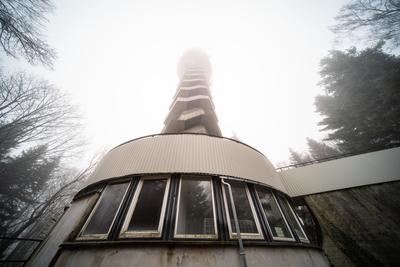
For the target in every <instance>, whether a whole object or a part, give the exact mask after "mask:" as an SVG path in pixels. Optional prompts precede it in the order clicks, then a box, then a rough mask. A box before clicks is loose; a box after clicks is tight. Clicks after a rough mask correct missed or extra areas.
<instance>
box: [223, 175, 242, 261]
mask: <svg viewBox="0 0 400 267" xmlns="http://www.w3.org/2000/svg"><path fill="white" fill-rule="evenodd" d="M221 182H222V183H223V184H224V185H226V186H227V187H228V191H229V199H230V202H231V207H232V214H233V220H234V222H235V228H236V234H237V238H238V241H239V258H240V263H241V264H240V265H241V266H242V267H247V261H246V253H245V252H244V247H243V241H242V236H241V234H240V227H239V221H238V218H237V214H236V207H235V202H234V201H233V194H232V187H231V185H230V184H229V183H227V182H225V180H224V179H223V178H221Z"/></svg>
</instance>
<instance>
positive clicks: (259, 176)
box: [88, 134, 286, 192]
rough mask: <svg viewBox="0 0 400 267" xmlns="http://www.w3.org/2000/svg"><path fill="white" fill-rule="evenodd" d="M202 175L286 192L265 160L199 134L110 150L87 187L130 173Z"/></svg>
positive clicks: (235, 145) (240, 147) (154, 139)
mask: <svg viewBox="0 0 400 267" xmlns="http://www.w3.org/2000/svg"><path fill="white" fill-rule="evenodd" d="M150 173H203V174H210V175H224V176H232V177H237V178H244V179H248V180H253V181H256V182H259V183H262V184H266V185H269V186H271V187H274V188H276V189H278V190H281V191H283V192H286V190H285V189H284V187H283V184H282V182H281V180H280V177H279V175H278V174H277V172H276V171H275V168H274V166H273V165H272V164H271V163H270V162H269V160H268V159H267V158H266V157H265V156H264V155H263V154H261V153H260V152H258V151H257V150H255V149H253V148H251V147H249V146H247V145H245V144H243V143H240V142H237V141H234V140H231V139H227V138H221V137H214V136H209V135H200V134H173V135H155V136H150V137H144V138H141V139H136V140H133V141H131V142H128V143H125V144H123V145H120V146H118V147H116V148H114V149H113V150H111V151H110V152H109V153H108V154H106V156H105V157H104V158H103V159H102V160H101V162H100V163H99V165H98V166H97V167H96V170H95V171H94V173H93V174H92V175H91V177H90V178H89V180H88V184H92V183H96V182H99V181H102V180H104V179H109V178H114V177H121V176H126V175H130V174H150Z"/></svg>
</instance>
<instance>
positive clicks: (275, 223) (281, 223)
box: [256, 186, 295, 241]
mask: <svg viewBox="0 0 400 267" xmlns="http://www.w3.org/2000/svg"><path fill="white" fill-rule="evenodd" d="M256 193H257V196H258V199H259V201H260V204H261V206H262V209H263V214H264V216H265V219H266V221H267V225H268V228H269V231H270V233H271V234H272V238H273V239H274V240H290V241H294V240H295V239H294V237H293V234H292V232H291V231H290V229H289V226H288V224H287V222H286V220H285V218H284V217H283V214H282V211H281V209H280V207H279V205H278V203H277V202H276V199H275V196H274V195H273V193H272V191H271V190H269V189H268V188H264V187H260V186H257V187H256Z"/></svg>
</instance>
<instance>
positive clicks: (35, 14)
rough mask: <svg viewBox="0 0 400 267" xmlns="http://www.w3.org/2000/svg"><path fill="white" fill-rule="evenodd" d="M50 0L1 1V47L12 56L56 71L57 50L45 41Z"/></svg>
mask: <svg viewBox="0 0 400 267" xmlns="http://www.w3.org/2000/svg"><path fill="white" fill-rule="evenodd" d="M52 9H53V5H52V4H51V1H49V0H29V1H26V0H0V46H1V47H2V48H3V50H4V52H5V53H6V54H7V55H9V56H12V57H17V56H18V54H22V55H23V56H24V57H25V58H26V59H27V60H28V62H30V63H31V64H37V63H41V64H43V65H45V66H48V67H50V68H52V66H53V61H54V59H55V57H56V54H55V51H54V50H53V49H51V48H50V47H49V45H48V44H47V43H46V41H45V40H44V36H43V34H42V31H43V29H44V25H45V23H46V22H47V18H46V14H47V13H49V12H50V11H51V10H52Z"/></svg>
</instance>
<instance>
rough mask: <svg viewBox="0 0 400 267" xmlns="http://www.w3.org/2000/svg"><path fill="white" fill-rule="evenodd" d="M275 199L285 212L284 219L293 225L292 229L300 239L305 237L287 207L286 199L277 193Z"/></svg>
mask: <svg viewBox="0 0 400 267" xmlns="http://www.w3.org/2000/svg"><path fill="white" fill-rule="evenodd" d="M277 199H278V201H279V204H280V205H281V207H282V209H283V212H284V213H285V216H286V219H287V220H288V221H289V223H290V225H291V226H292V227H293V229H294V231H295V232H296V234H297V236H298V237H299V238H300V239H307V237H306V236H305V235H304V233H303V231H302V230H301V226H300V224H299V223H298V221H297V220H296V218H295V217H294V214H293V212H292V211H291V210H290V207H289V202H287V200H286V199H284V198H283V197H281V196H279V195H277Z"/></svg>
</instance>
